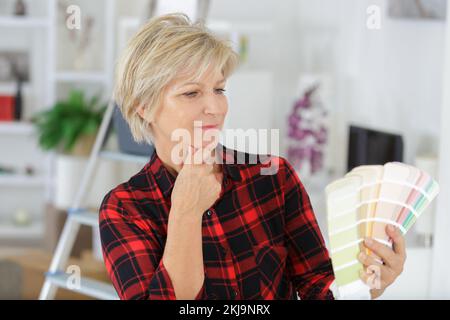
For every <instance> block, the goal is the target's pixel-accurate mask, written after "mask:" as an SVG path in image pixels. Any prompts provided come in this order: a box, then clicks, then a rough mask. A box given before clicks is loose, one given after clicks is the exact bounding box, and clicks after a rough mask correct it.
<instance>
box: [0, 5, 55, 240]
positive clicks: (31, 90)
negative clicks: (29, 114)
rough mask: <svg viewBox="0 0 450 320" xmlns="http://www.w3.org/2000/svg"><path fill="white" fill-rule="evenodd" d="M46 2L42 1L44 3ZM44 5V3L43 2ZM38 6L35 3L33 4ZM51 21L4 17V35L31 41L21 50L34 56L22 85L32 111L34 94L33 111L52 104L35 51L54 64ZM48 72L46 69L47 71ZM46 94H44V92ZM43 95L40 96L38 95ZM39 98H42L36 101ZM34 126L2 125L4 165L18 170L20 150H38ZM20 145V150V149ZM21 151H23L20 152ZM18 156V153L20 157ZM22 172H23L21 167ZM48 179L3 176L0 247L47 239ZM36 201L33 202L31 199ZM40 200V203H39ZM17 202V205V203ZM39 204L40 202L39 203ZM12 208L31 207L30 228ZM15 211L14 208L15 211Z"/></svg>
mask: <svg viewBox="0 0 450 320" xmlns="http://www.w3.org/2000/svg"><path fill="white" fill-rule="evenodd" d="M41 2H42V1H41ZM42 4H44V2H42ZM45 4H46V5H47V8H46V10H47V11H49V9H50V7H51V6H52V5H54V3H53V2H52V1H45ZM33 5H34V4H33ZM50 22H51V20H50V19H49V16H38V15H35V14H34V12H30V15H27V16H23V17H22V16H12V15H11V16H6V15H2V16H0V34H2V33H3V34H6V35H9V34H17V35H19V37H22V36H23V37H26V38H27V46H26V48H24V46H18V48H20V49H21V50H28V52H29V55H30V60H29V61H30V69H29V70H30V71H29V72H30V81H29V82H26V83H24V84H23V85H22V93H23V95H24V96H23V98H24V99H23V107H24V108H25V109H26V108H29V107H30V105H29V104H27V102H29V101H27V100H26V97H27V96H28V95H29V94H31V95H32V97H33V99H32V100H33V101H31V102H32V103H33V105H32V107H33V108H32V111H33V112H35V111H37V110H39V109H40V108H41V107H42V106H43V105H44V104H45V103H48V102H49V101H50V94H49V92H47V91H46V90H41V89H39V88H38V86H37V84H42V83H45V81H46V77H45V72H42V75H37V76H36V74H34V72H35V69H33V67H35V65H34V64H35V63H36V61H34V60H33V59H32V58H33V55H34V54H35V52H33V51H34V50H35V49H37V48H38V47H39V46H41V47H42V50H43V52H41V56H42V57H43V58H44V59H40V58H39V59H38V62H39V63H42V64H43V66H48V65H49V63H50V58H51V57H50V56H49V51H47V49H48V48H49V47H50V42H51V41H52V39H51V38H50V37H49V35H50V29H51V27H52V26H51V23H50ZM41 39H44V43H43V44H42V43H38V42H39V41H40V40H41ZM9 45H10V44H9V43H8V45H5V44H3V47H2V49H3V50H5V49H10V47H9ZM11 47H12V48H11V49H13V50H14V49H16V47H15V45H13V44H11ZM43 69H45V67H44V68H43ZM15 90H16V84H15V83H12V82H6V83H5V82H3V83H0V93H3V94H13V93H14V92H15ZM42 91H44V92H42ZM37 92H38V93H39V94H38V95H37V94H36V93H37ZM36 97H38V98H36ZM39 97H40V98H39ZM22 113H23V115H25V110H23V112H22ZM34 132H35V131H34V127H33V125H32V124H31V123H30V122H26V121H23V122H22V121H18V122H0V138H1V140H0V141H1V142H0V143H1V145H0V147H1V148H2V149H6V150H8V155H7V157H2V161H1V162H0V163H1V164H4V161H6V160H5V158H7V160H8V163H9V164H14V165H16V162H17V166H14V167H15V168H16V169H19V166H20V167H21V166H22V164H23V163H24V159H23V157H24V155H23V153H22V152H20V150H27V151H28V150H34V149H37V139H36V137H35V136H34V135H33V134H34ZM18 145H20V147H17V146H18ZM17 151H19V152H18V153H17ZM16 153H17V154H16ZM30 153H31V155H29V154H27V155H28V156H29V157H30V159H31V160H30V162H32V163H33V165H34V167H35V168H39V167H42V166H45V163H40V162H39V161H38V160H35V159H34V158H36V159H38V158H39V157H34V156H33V155H32V151H30ZM14 157H17V161H14ZM20 171H22V169H21V168H20ZM45 182H46V180H45V176H44V175H43V174H34V175H25V174H22V173H15V174H0V201H1V203H2V205H1V206H0V245H1V244H2V241H3V240H6V241H7V243H10V241H12V240H13V241H14V240H19V241H21V242H23V240H26V241H28V242H30V243H33V244H39V243H40V240H42V239H43V235H44V223H43V213H44V208H45V189H46V183H45ZM18 189H19V190H23V192H24V193H25V194H26V196H24V198H23V199H22V198H21V197H20V196H18V195H17V190H18ZM30 195H31V196H30ZM29 196H30V197H31V198H32V199H33V200H29V199H28V197H29ZM36 199H40V200H36ZM13 201H15V202H17V204H15V202H14V204H13ZM35 201H39V203H36V202H35ZM11 208H17V209H19V208H27V210H28V212H29V214H30V216H31V219H32V220H31V224H29V225H23V226H19V225H15V224H14V223H13V222H12V221H13V219H12V217H13V215H14V211H13V212H11V211H10V210H11ZM13 210H14V209H13Z"/></svg>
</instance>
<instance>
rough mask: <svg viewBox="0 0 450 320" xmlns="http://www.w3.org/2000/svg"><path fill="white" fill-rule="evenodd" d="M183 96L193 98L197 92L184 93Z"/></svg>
mask: <svg viewBox="0 0 450 320" xmlns="http://www.w3.org/2000/svg"><path fill="white" fill-rule="evenodd" d="M184 95H185V96H187V97H195V96H196V95H197V92H196V91H191V92H186V93H185V94H184Z"/></svg>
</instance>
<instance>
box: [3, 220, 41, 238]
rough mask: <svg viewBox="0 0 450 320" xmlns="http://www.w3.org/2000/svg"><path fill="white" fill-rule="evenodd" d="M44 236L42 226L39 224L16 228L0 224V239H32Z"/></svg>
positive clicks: (15, 226)
mask: <svg viewBox="0 0 450 320" xmlns="http://www.w3.org/2000/svg"><path fill="white" fill-rule="evenodd" d="M43 235H44V225H43V224H42V223H40V222H35V223H32V224H31V225H28V226H17V225H14V224H12V223H4V222H0V239H5V238H21V239H30V238H32V239H34V238H41V237H42V236H43Z"/></svg>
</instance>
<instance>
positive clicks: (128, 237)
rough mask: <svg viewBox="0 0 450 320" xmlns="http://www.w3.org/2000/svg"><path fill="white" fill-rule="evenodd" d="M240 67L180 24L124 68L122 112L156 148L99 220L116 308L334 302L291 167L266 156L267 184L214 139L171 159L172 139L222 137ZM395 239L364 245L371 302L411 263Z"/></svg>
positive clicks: (210, 40) (134, 44)
mask: <svg viewBox="0 0 450 320" xmlns="http://www.w3.org/2000/svg"><path fill="white" fill-rule="evenodd" d="M237 63H238V56H237V54H236V53H235V52H234V51H233V50H232V49H231V48H230V46H229V45H228V43H227V42H225V41H223V40H221V39H219V38H216V37H215V36H214V35H212V34H211V33H209V32H208V30H207V29H205V28H204V26H202V25H200V24H193V23H191V22H190V21H189V18H188V17H187V16H185V15H183V14H170V15H165V16H161V17H157V18H154V19H152V20H150V21H149V22H148V23H147V24H146V25H144V26H143V27H142V28H141V29H140V31H139V32H138V33H137V34H136V35H135V36H134V37H133V38H132V40H131V41H130V42H129V44H128V47H127V48H126V50H125V52H124V54H123V55H122V57H121V58H120V60H119V63H118V66H117V78H116V87H115V98H116V101H117V103H118V105H119V106H120V108H121V111H122V113H123V115H124V117H125V119H126V120H127V122H128V124H129V126H130V128H131V131H132V134H133V136H134V139H135V140H136V141H151V142H152V143H153V145H154V146H155V152H154V153H153V154H152V156H151V158H150V160H149V162H148V163H147V164H146V165H145V166H144V168H143V169H142V170H141V171H139V172H138V173H136V174H135V175H134V176H132V177H131V178H130V179H129V180H128V181H127V182H125V183H122V184H120V185H118V186H117V187H116V188H114V189H113V190H111V191H110V192H109V193H108V194H107V195H106V196H105V198H104V200H103V202H102V205H101V209H100V217H99V219H100V234H101V240H102V248H103V255H104V260H105V264H106V268H107V271H108V273H109V275H110V277H111V280H112V283H113V285H114V287H115V288H116V290H117V293H118V295H119V297H120V298H121V299H297V298H298V297H299V298H301V299H333V294H332V292H331V290H330V285H331V283H332V282H333V280H334V275H333V270H332V266H331V262H330V258H329V255H328V251H327V249H326V247H325V245H324V241H323V237H322V235H321V232H320V230H319V227H318V225H317V222H316V218H315V216H314V212H313V209H312V208H311V204H310V201H309V197H308V194H307V193H306V191H305V189H304V187H303V185H302V183H301V182H300V179H299V178H298V176H297V175H296V173H295V171H294V169H293V168H292V166H291V165H290V164H289V163H288V162H287V161H286V160H285V159H284V158H282V157H271V161H272V163H275V164H276V165H277V168H278V170H277V171H276V173H275V174H264V175H263V174H262V173H261V172H262V169H263V168H264V167H265V166H266V164H265V163H263V162H262V161H256V163H255V162H254V161H248V160H249V159H250V158H251V157H250V155H249V154H246V153H238V152H236V151H235V150H231V149H228V148H226V147H225V146H223V145H221V144H220V143H217V142H215V141H212V142H211V140H210V139H209V140H208V139H200V140H199V139H197V140H196V139H194V140H193V142H191V143H184V144H181V146H182V147H181V150H178V151H180V152H174V150H175V151H176V149H177V148H179V149H180V143H179V141H175V140H174V139H173V135H172V134H173V133H174V132H177V131H179V130H182V132H184V133H187V134H188V135H190V136H191V137H194V135H195V130H200V132H201V137H202V138H204V137H206V136H208V134H209V133H211V132H212V131H214V130H215V131H220V130H221V129H222V127H223V124H224V120H225V117H226V114H227V110H228V103H227V98H226V96H225V95H224V91H225V83H226V80H227V79H228V77H229V76H230V75H231V74H232V72H233V70H234V69H235V68H236V66H237ZM196 123H200V124H201V126H200V127H196ZM209 136H211V135H209ZM213 140H214V139H213ZM174 154H179V155H180V157H179V158H177V159H176V157H174ZM241 156H243V157H244V158H240V157H241ZM230 158H231V159H230ZM239 158H240V159H245V161H239ZM180 159H181V161H179V160H180ZM195 160H198V161H195ZM230 160H231V161H230ZM250 162H253V163H250ZM388 233H389V234H390V235H391V236H392V238H393V241H394V248H393V249H389V248H387V247H386V246H384V245H382V244H380V243H376V242H374V243H372V245H370V246H369V244H368V246H369V247H370V248H371V249H372V250H374V251H375V252H376V253H377V254H378V256H380V257H382V258H383V261H384V264H382V265H380V268H381V287H380V288H378V289H373V290H372V297H373V298H375V297H377V296H379V295H380V294H381V293H382V292H383V290H384V289H385V288H386V287H387V286H388V285H389V284H391V283H392V282H393V281H394V280H395V278H396V277H397V276H398V275H399V274H400V272H401V270H402V268H403V264H404V261H405V248H404V239H403V238H402V236H401V235H400V234H399V232H396V231H395V230H388ZM360 259H361V261H362V262H363V263H364V264H365V265H376V264H378V262H377V261H372V260H371V259H370V258H368V257H360ZM362 278H363V279H365V280H367V275H365V274H362Z"/></svg>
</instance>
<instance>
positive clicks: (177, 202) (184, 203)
mask: <svg viewBox="0 0 450 320" xmlns="http://www.w3.org/2000/svg"><path fill="white" fill-rule="evenodd" d="M216 145H217V144H216V143H214V142H213V143H211V144H209V145H207V146H206V147H205V148H203V149H201V148H200V149H198V150H195V149H194V148H193V147H192V146H187V147H186V148H187V152H186V157H185V158H184V160H183V166H182V168H181V170H180V171H179V172H178V176H177V178H176V180H175V184H174V187H173V190H172V195H171V202H172V206H171V212H173V213H174V214H177V215H189V216H192V217H202V216H203V213H204V212H205V211H206V210H207V209H208V208H210V207H211V206H212V205H213V204H214V202H215V201H216V200H217V199H218V198H219V196H220V192H221V188H222V174H221V173H220V172H214V161H213V158H212V156H211V153H212V151H213V149H214V148H215V147H216ZM188 160H189V161H188Z"/></svg>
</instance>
